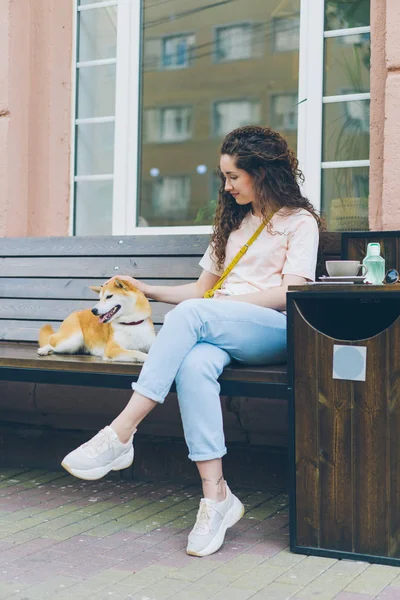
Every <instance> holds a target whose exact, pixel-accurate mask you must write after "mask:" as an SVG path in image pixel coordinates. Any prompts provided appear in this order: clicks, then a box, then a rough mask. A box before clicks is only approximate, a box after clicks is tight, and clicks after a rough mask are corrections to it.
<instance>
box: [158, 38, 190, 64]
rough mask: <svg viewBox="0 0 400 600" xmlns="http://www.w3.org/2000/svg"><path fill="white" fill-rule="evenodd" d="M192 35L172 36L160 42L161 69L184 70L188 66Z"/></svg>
mask: <svg viewBox="0 0 400 600" xmlns="http://www.w3.org/2000/svg"><path fill="white" fill-rule="evenodd" d="M194 40H195V38H194V35H174V36H170V37H165V38H164V39H163V40H162V68H163V69H185V68H186V67H188V66H189V62H190V58H191V56H190V50H191V48H192V46H193V45H194Z"/></svg>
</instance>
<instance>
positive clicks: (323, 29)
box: [0, 0, 400, 236]
mask: <svg viewBox="0 0 400 600" xmlns="http://www.w3.org/2000/svg"><path fill="white" fill-rule="evenodd" d="M399 28H400V4H399V3H398V1H397V0H246V1H244V0H218V1H215V0H213V1H211V0H189V1H188V0H168V1H160V0H77V1H74V0H70V1H68V0H67V1H65V2H53V1H52V0H23V1H22V0H17V1H15V0H0V47H1V50H2V57H3V60H2V61H1V64H0V157H1V160H0V203H1V211H0V235H1V236H50V235H61V236H66V235H107V234H115V235H123V234H128V235H129V234H132V233H135V234H140V233H154V234H160V233H161V234H166V235H168V234H169V233H171V232H185V233H186V232H190V231H193V232H194V231H196V232H198V231H209V229H210V223H211V220H212V213H213V209H214V206H215V201H216V197H217V193H218V178H217V177H216V174H215V168H216V167H217V163H218V148H219V145H220V142H221V139H222V138H223V136H224V134H225V133H227V132H228V131H230V130H231V129H233V128H235V127H237V126H240V125H245V124H249V123H251V124H261V125H265V126H270V127H272V128H274V129H277V130H278V131H280V132H281V133H282V135H284V136H285V137H286V138H287V139H288V141H289V143H290V144H291V145H292V146H293V147H294V148H295V149H297V153H298V157H299V160H300V166H301V168H302V169H303V171H304V173H305V176H306V184H305V194H307V196H308V197H309V198H310V199H311V201H312V202H313V203H314V205H315V206H316V207H317V208H319V209H320V210H321V211H322V213H323V214H324V216H325V217H326V220H327V224H328V229H330V230H332V231H334V230H346V229H368V228H369V229H378V230H380V229H400V202H399V201H398V199H397V190H398V189H400V152H399V149H400V148H399V146H400V124H399V119H398V115H399V114H400V41H399V37H398V35H397V32H398V31H399Z"/></svg>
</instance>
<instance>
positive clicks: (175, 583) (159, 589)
mask: <svg viewBox="0 0 400 600" xmlns="http://www.w3.org/2000/svg"><path fill="white" fill-rule="evenodd" d="M188 585H190V583H188V582H187V581H184V580H180V579H171V578H169V577H164V578H163V579H160V580H159V581H157V582H156V583H153V584H152V585H150V586H148V587H145V588H142V589H141V590H140V594H141V597H142V598H143V597H145V598H151V600H166V599H167V598H174V599H175V596H176V594H178V592H180V591H182V590H183V589H185V588H187V586H188Z"/></svg>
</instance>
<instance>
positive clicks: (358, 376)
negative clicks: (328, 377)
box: [332, 344, 367, 381]
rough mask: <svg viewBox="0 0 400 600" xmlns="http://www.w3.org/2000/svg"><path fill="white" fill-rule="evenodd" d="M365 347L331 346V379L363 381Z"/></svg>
mask: <svg viewBox="0 0 400 600" xmlns="http://www.w3.org/2000/svg"><path fill="white" fill-rule="evenodd" d="M366 366H367V347H366V346H339V345H337V344H334V346H333V375H332V377H333V379H347V380H348V381H365V375H366Z"/></svg>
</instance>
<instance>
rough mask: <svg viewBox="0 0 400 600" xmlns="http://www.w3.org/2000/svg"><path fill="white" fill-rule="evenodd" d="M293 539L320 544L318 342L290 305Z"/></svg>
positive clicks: (304, 543) (309, 543)
mask: <svg viewBox="0 0 400 600" xmlns="http://www.w3.org/2000/svg"><path fill="white" fill-rule="evenodd" d="M293 327H294V348H295V356H294V377H295V390H294V392H295V453H296V543H297V545H299V546H311V547H318V546H319V524H320V494H319V439H318V388H317V377H318V363H319V360H318V356H319V355H318V346H317V339H318V338H317V334H316V331H315V330H314V329H313V328H312V327H310V326H309V325H308V323H307V322H306V321H305V320H304V319H303V317H302V315H301V313H300V311H299V309H298V307H297V303H294V306H293Z"/></svg>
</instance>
